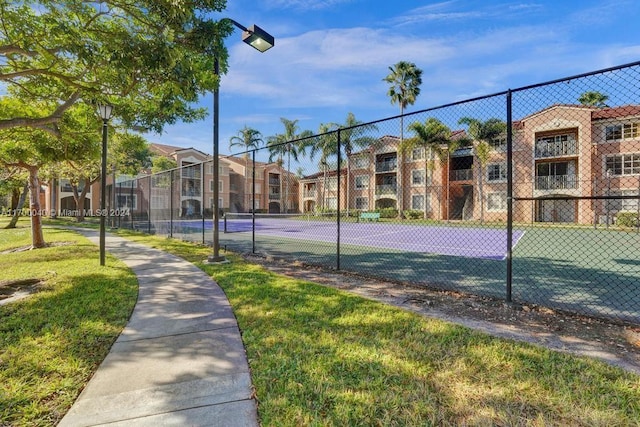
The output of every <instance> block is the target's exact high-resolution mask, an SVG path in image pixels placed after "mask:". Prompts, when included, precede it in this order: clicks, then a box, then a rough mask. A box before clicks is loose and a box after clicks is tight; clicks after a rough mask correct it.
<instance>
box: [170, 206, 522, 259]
mask: <svg viewBox="0 0 640 427" xmlns="http://www.w3.org/2000/svg"><path fill="white" fill-rule="evenodd" d="M174 227H176V228H174V230H175V231H176V232H180V228H183V229H184V228H188V229H189V231H191V232H193V231H195V230H194V228H197V229H200V230H201V229H202V228H201V227H202V221H193V222H192V221H188V222H187V221H175V222H174ZM211 228H212V222H211V221H210V220H209V221H205V229H209V230H210V229H211ZM223 230H225V227H224V223H223V222H221V223H220V233H222V232H223ZM251 230H252V220H251V218H250V217H249V218H241V219H233V220H228V221H227V224H226V231H227V232H228V233H251ZM185 231H186V230H185ZM256 235H257V236H269V237H281V238H289V239H298V240H306V241H318V242H329V243H333V242H336V239H337V225H336V223H335V222H332V221H321V220H314V219H313V217H311V218H309V219H302V218H300V219H286V218H256ZM523 235H524V232H523V231H520V230H514V231H513V246H514V247H515V245H516V244H517V243H518V241H519V240H520V238H521V237H522V236H523ZM226 237H227V238H233V237H232V234H228V235H227V236H226ZM340 243H341V244H343V245H356V246H364V247H370V248H379V249H392V250H398V251H404V252H418V253H429V254H439V255H453V256H462V257H471V258H484V259H494V260H503V259H505V257H506V254H507V230H506V229H504V228H501V229H498V228H483V227H455V226H430V225H417V224H414V225H411V224H394V223H378V222H360V223H354V222H342V223H341V224H340Z"/></svg>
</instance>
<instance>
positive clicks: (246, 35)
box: [207, 18, 275, 263]
mask: <svg viewBox="0 0 640 427" xmlns="http://www.w3.org/2000/svg"><path fill="white" fill-rule="evenodd" d="M224 19H225V20H228V21H230V22H231V23H233V25H235V26H236V27H237V28H239V29H241V30H242V41H243V42H245V43H246V44H248V45H249V46H251V47H253V48H255V49H257V50H258V51H260V52H265V51H267V50H269V49H271V48H272V47H273V46H274V44H275V39H274V38H273V36H272V35H271V34H269V33H267V32H266V31H264V30H263V29H262V28H260V27H258V26H257V25H252V26H251V27H249V28H247V27H245V26H243V25H241V24H239V23H237V22H236V21H234V20H233V19H229V18H224ZM213 72H214V74H215V75H216V77H218V79H217V80H218V82H219V81H220V79H219V76H220V63H219V61H218V57H217V56H216V57H215V58H214V61H213ZM219 110H220V84H219V83H218V86H216V88H215V89H214V90H213V254H212V255H210V256H209V257H208V259H207V262H209V263H222V262H226V261H227V260H226V258H225V257H224V256H220V238H219V236H220V224H219V222H220V206H219V199H220V194H219V180H220V171H219V168H220V162H219V159H218V153H219V145H220V140H219V138H220V133H219V122H220V111H219Z"/></svg>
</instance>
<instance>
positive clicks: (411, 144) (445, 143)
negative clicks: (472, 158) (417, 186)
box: [400, 117, 456, 219]
mask: <svg viewBox="0 0 640 427" xmlns="http://www.w3.org/2000/svg"><path fill="white" fill-rule="evenodd" d="M409 130H411V131H413V132H414V133H415V134H416V136H415V137H413V138H409V139H406V140H403V141H402V142H401V143H400V151H402V152H403V153H408V152H411V151H413V150H414V149H416V148H422V149H424V152H425V156H424V218H425V219H427V215H428V206H427V191H428V176H429V171H430V170H433V169H434V167H435V165H434V157H436V156H437V157H438V159H439V160H440V163H441V164H445V163H446V162H447V160H448V158H449V156H448V154H449V152H450V151H453V150H454V149H455V146H456V143H455V142H454V141H452V140H451V129H449V127H448V126H446V125H445V124H444V123H442V122H441V121H440V120H438V119H436V118H434V117H429V118H428V119H427V120H426V121H425V122H424V123H420V122H415V123H411V124H410V125H409ZM439 202H440V201H439ZM438 205H440V203H438Z"/></svg>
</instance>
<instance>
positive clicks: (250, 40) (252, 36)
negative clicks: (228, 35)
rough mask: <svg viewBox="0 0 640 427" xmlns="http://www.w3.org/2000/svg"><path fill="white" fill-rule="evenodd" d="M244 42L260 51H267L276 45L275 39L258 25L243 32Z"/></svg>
mask: <svg viewBox="0 0 640 427" xmlns="http://www.w3.org/2000/svg"><path fill="white" fill-rule="evenodd" d="M242 41H243V42H245V43H246V44H248V45H250V46H252V47H253V48H255V49H257V50H259V51H260V52H264V51H267V50H269V49H271V48H272V47H273V46H274V45H275V39H274V38H273V36H272V35H271V34H269V33H267V32H266V31H265V30H263V29H262V28H260V27H258V26H257V25H252V26H250V27H249V28H247V29H245V30H244V31H243V32H242Z"/></svg>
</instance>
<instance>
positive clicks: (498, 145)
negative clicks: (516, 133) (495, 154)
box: [489, 136, 507, 151]
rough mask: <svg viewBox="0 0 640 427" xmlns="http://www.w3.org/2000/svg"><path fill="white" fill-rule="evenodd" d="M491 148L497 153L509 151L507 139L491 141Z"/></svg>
mask: <svg viewBox="0 0 640 427" xmlns="http://www.w3.org/2000/svg"><path fill="white" fill-rule="evenodd" d="M489 146H491V148H493V149H494V150H495V151H507V137H506V136H505V137H501V138H495V139H492V140H491V141H489Z"/></svg>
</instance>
